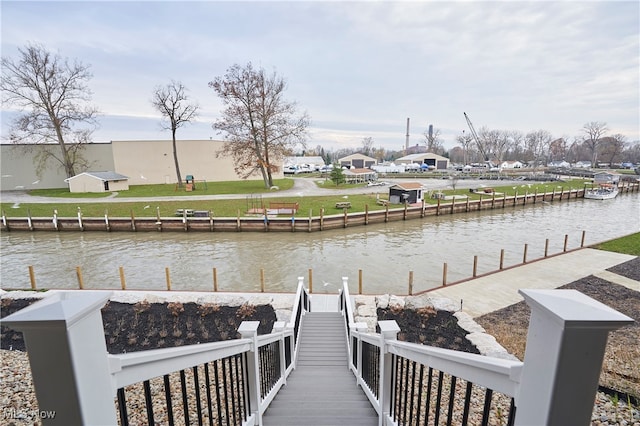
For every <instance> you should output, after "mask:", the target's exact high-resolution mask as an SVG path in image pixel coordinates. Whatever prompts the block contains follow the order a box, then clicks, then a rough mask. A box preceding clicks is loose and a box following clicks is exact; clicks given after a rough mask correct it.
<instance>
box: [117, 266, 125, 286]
mask: <svg viewBox="0 0 640 426" xmlns="http://www.w3.org/2000/svg"><path fill="white" fill-rule="evenodd" d="M118 269H119V271H120V286H121V287H122V289H123V290H126V289H127V283H126V281H125V280H124V268H123V267H122V266H120V267H119V268H118Z"/></svg>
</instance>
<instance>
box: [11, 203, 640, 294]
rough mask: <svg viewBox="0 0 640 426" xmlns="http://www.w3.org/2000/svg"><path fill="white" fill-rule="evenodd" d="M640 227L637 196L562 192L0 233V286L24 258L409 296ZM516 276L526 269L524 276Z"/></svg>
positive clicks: (23, 278) (24, 275)
mask: <svg viewBox="0 0 640 426" xmlns="http://www.w3.org/2000/svg"><path fill="white" fill-rule="evenodd" d="M639 230H640V194H638V193H632V194H621V195H619V196H618V197H617V198H615V199H614V200H607V201H596V200H583V199H578V200H570V201H562V202H558V201H555V202H544V203H537V204H536V205H531V204H529V205H527V206H517V207H512V206H507V207H505V208H504V209H503V210H502V209H499V210H494V211H483V212H472V213H461V214H457V215H444V216H438V217H426V218H423V219H412V220H408V221H401V222H393V223H386V224H374V225H368V226H359V227H352V228H347V229H338V230H330V231H323V232H314V233H303V232H296V233H284V232H277V233H275V232H274V233H260V232H247V233H204V232H197V233H196V232H192V233H184V234H183V233H102V232H91V233H81V232H69V233H66V232H61V233H55V232H33V233H29V232H2V234H0V244H1V249H2V250H1V254H0V266H1V268H2V269H1V275H0V277H1V285H2V288H6V289H9V288H29V287H30V280H29V270H28V267H29V265H32V266H33V268H34V272H35V279H36V284H37V287H38V288H77V287H78V279H77V273H76V267H78V266H79V267H80V268H81V272H82V277H83V281H84V287H85V288H96V289H97V288H100V289H119V288H120V276H119V267H123V268H124V275H125V279H126V286H127V288H128V289H148V290H164V289H166V268H169V273H170V277H171V284H172V289H173V290H198V291H210V290H213V268H216V271H217V280H218V288H219V290H220V291H259V290H260V282H261V269H262V270H263V273H264V285H265V290H266V291H268V292H269V291H273V292H281V291H294V290H295V286H296V282H297V277H299V276H303V277H305V281H307V279H308V276H309V269H311V270H312V275H313V291H314V292H336V291H337V288H338V286H339V285H340V283H341V281H342V280H341V277H348V278H349V283H350V286H349V287H350V290H351V291H352V292H357V291H358V280H359V274H360V272H359V271H362V272H361V273H362V283H363V293H368V294H380V293H398V294H400V293H402V294H406V292H407V288H408V282H409V274H410V271H412V272H413V290H414V292H418V291H422V290H426V289H429V288H433V287H437V286H440V285H441V284H442V273H443V264H444V263H445V262H446V263H447V269H448V275H447V281H448V282H454V281H457V280H461V279H464V278H468V277H470V276H471V275H472V272H473V263H474V256H477V259H478V261H477V273H478V274H482V273H485V272H489V271H492V270H496V269H498V267H499V261H500V251H501V249H504V251H505V255H504V266H505V267H508V266H511V265H515V264H518V263H521V262H522V260H523V255H524V247H525V244H526V245H527V260H533V259H536V258H540V257H543V256H544V249H545V240H546V239H548V240H549V249H548V253H549V254H550V255H551V254H555V253H559V252H561V251H562V250H563V247H564V242H565V235H567V243H568V245H567V248H568V249H569V250H571V249H574V248H577V247H579V246H580V244H581V239H582V232H583V231H585V244H586V245H590V244H594V243H597V242H602V241H605V240H609V239H612V238H616V237H620V236H623V235H627V234H630V233H633V232H638V231H639ZM523 279H526V277H523Z"/></svg>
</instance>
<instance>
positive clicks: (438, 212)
mask: <svg viewBox="0 0 640 426" xmlns="http://www.w3.org/2000/svg"><path fill="white" fill-rule="evenodd" d="M436 216H440V198H438V206H437V207H436Z"/></svg>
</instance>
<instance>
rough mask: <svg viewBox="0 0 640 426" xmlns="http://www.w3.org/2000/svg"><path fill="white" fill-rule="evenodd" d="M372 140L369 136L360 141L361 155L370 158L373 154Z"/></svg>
mask: <svg viewBox="0 0 640 426" xmlns="http://www.w3.org/2000/svg"><path fill="white" fill-rule="evenodd" d="M373 143H374V140H373V138H372V137H371V136H367V137H366V138H363V139H362V153H363V154H364V155H369V156H371V155H372V154H373Z"/></svg>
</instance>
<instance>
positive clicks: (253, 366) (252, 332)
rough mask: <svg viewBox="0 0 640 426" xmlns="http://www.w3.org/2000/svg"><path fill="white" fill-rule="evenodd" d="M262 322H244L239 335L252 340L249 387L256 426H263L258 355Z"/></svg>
mask: <svg viewBox="0 0 640 426" xmlns="http://www.w3.org/2000/svg"><path fill="white" fill-rule="evenodd" d="M259 325H260V321H242V323H240V327H238V333H240V336H242V338H243V339H251V341H252V344H251V350H250V351H249V352H247V370H248V371H247V379H248V380H247V382H248V383H247V385H248V387H249V389H248V393H249V405H250V406H251V407H252V408H253V409H254V410H255V411H254V414H255V416H256V424H258V425H262V413H261V412H260V411H261V410H260V402H261V401H260V366H259V362H260V359H259V358H260V356H259V354H258V326H259Z"/></svg>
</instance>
